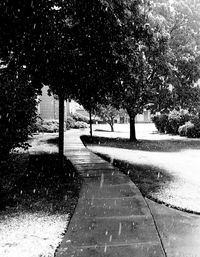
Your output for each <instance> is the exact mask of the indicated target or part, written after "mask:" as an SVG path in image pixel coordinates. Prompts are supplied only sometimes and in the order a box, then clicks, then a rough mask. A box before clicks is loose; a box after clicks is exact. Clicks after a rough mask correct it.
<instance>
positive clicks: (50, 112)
mask: <svg viewBox="0 0 200 257" xmlns="http://www.w3.org/2000/svg"><path fill="white" fill-rule="evenodd" d="M48 89H49V87H48V86H44V87H43V88H42V95H41V96H40V97H39V101H40V103H39V105H38V112H39V114H40V117H41V118H42V119H58V118H59V102H58V100H57V99H55V97H54V96H53V95H51V96H49V95H48ZM76 112H77V113H79V114H80V115H83V116H85V117H88V118H89V114H88V112H87V111H85V110H84V108H83V106H81V105H79V104H78V103H77V102H75V101H74V100H71V101H69V100H67V101H65V119H66V118H67V116H68V115H70V114H74V113H76ZM135 121H136V122H137V123H148V122H151V113H150V111H147V110H145V111H144V112H143V114H138V115H137V116H136V118H135ZM128 122H129V117H128V115H125V116H123V117H120V116H118V117H116V118H115V123H128Z"/></svg>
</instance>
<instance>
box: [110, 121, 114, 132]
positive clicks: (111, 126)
mask: <svg viewBox="0 0 200 257" xmlns="http://www.w3.org/2000/svg"><path fill="white" fill-rule="evenodd" d="M109 125H110V128H111V132H114V124H113V122H112V123H109Z"/></svg>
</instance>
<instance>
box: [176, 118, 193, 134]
mask: <svg viewBox="0 0 200 257" xmlns="http://www.w3.org/2000/svg"><path fill="white" fill-rule="evenodd" d="M193 127H194V124H193V123H191V121H188V122H186V123H185V124H184V125H182V126H180V127H179V129H178V133H179V135H180V136H181V137H185V136H187V133H188V129H189V130H190V129H191V128H193Z"/></svg>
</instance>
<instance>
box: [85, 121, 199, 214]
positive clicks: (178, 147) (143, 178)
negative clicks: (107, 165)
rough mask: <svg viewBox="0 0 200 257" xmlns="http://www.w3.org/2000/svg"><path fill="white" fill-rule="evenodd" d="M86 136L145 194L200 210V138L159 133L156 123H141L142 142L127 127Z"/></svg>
mask: <svg viewBox="0 0 200 257" xmlns="http://www.w3.org/2000/svg"><path fill="white" fill-rule="evenodd" d="M124 128H125V129H124V130H123V126H122V125H121V126H118V127H117V126H116V131H117V132H114V133H111V132H106V131H104V132H103V129H101V130H98V129H97V130H96V131H95V132H94V138H93V141H92V142H91V141H90V138H89V137H88V136H82V140H83V142H84V143H85V144H86V145H87V147H88V148H89V149H90V150H92V151H93V152H95V153H97V154H99V155H101V156H103V157H104V158H107V159H109V160H110V161H111V162H112V163H113V164H114V165H116V166H117V167H119V168H120V169H121V171H123V172H125V173H126V174H128V175H129V176H130V178H131V179H132V180H133V182H134V183H135V184H137V186H138V187H139V189H140V190H141V192H142V194H143V195H144V196H146V197H149V198H151V199H154V200H156V201H158V202H162V203H165V204H167V205H170V206H173V207H175V208H178V209H183V210H187V211H191V212H194V213H200V186H199V185H200V168H199V167H200V158H199V156H200V140H199V139H188V138H182V137H179V136H170V135H161V134H158V133H157V132H156V130H155V128H154V127H153V126H152V124H138V125H136V131H137V134H138V135H139V141H138V142H130V141H129V140H128V130H127V126H126V125H125V126H124Z"/></svg>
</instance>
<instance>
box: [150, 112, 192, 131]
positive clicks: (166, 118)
mask: <svg viewBox="0 0 200 257" xmlns="http://www.w3.org/2000/svg"><path fill="white" fill-rule="evenodd" d="M191 118H192V116H191V115H189V114H188V113H184V112H183V111H176V110H174V111H172V112H170V113H169V114H160V115H156V116H154V117H153V119H152V121H153V122H154V123H155V126H156V128H157V129H158V131H159V132H161V133H168V134H175V135H176V134H178V133H179V132H178V129H179V127H180V126H182V125H184V124H185V123H186V122H188V121H189V120H190V119H191Z"/></svg>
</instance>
